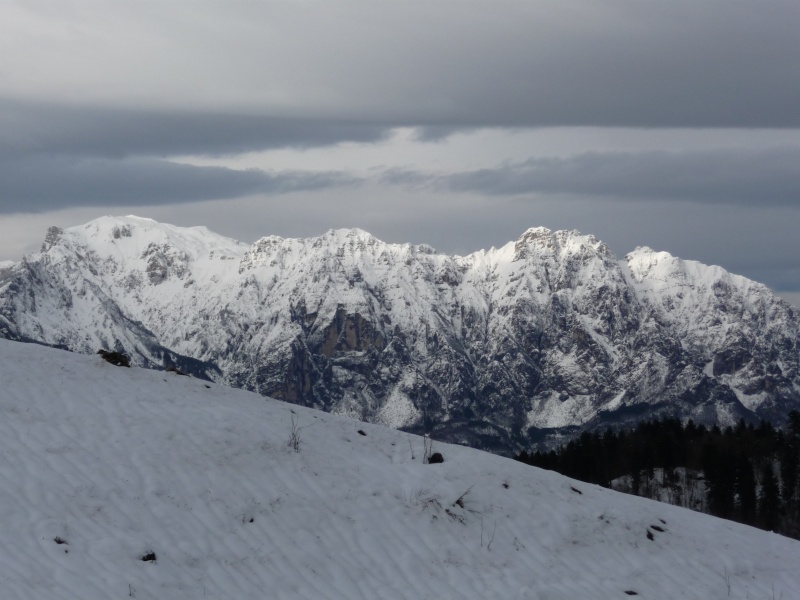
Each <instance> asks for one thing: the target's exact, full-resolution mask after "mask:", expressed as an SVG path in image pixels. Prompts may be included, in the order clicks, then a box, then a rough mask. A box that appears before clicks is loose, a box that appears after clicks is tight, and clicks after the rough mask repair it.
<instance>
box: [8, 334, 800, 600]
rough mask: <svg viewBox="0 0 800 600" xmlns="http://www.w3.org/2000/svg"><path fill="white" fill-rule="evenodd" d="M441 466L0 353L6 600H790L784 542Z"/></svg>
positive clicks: (101, 365) (91, 369)
mask: <svg viewBox="0 0 800 600" xmlns="http://www.w3.org/2000/svg"><path fill="white" fill-rule="evenodd" d="M293 419H294V422H295V424H296V426H297V427H298V428H299V436H300V445H299V452H294V451H293V449H292V448H290V447H289V446H288V444H287V442H288V439H289V436H290V433H291V431H292V420H293ZM359 430H361V431H363V432H364V433H365V434H366V435H361V434H360V433H359ZM434 451H439V452H442V453H443V454H444V457H445V462H444V463H443V464H438V465H425V464H423V460H422V459H423V452H424V449H423V441H422V439H421V438H419V437H416V436H411V435H408V434H405V433H402V432H398V431H394V430H390V429H385V428H382V427H379V426H375V425H368V424H365V423H360V422H358V421H354V420H351V419H346V418H342V417H337V416H335V415H329V414H325V413H320V412H316V411H313V410H309V409H304V408H301V407H296V406H292V405H289V404H284V403H280V402H277V401H272V400H268V399H264V398H262V397H260V396H257V395H255V394H251V393H247V392H243V391H239V390H233V389H228V388H224V387H220V386H217V385H213V384H209V383H206V382H204V381H200V380H196V379H191V378H188V377H180V376H177V375H175V374H172V373H165V372H156V371H146V370H141V369H135V368H134V369H125V368H119V367H114V366H112V365H110V364H108V363H105V362H104V361H103V360H101V359H100V357H97V356H82V355H77V354H71V353H67V352H62V351H58V350H52V349H48V348H44V347H40V346H35V345H28V344H21V343H16V342H8V341H6V340H0V452H2V460H1V461H0V514H1V515H2V523H3V529H2V531H3V534H2V535H3V544H2V546H1V547H0V589H2V597H3V598H8V599H16V598H19V599H26V600H30V599H39V598H41V599H50V598H54V599H61V598H63V599H73V598H81V599H83V600H94V599H108V598H130V597H133V598H137V599H139V600H142V599H151V598H152V599H159V600H165V599H167V600H168V599H184V598H185V599H189V598H191V599H196V598H216V599H219V598H222V599H249V598H254V599H255V598H278V599H284V598H285V599H306V598H307V599H328V598H329V599H345V598H347V599H353V598H356V599H357V598H364V599H374V598H387V599H393V598H414V599H424V598H431V599H433V598H476V599H479V598H511V599H514V598H516V599H534V598H536V599H562V598H563V599H566V598H598V599H600V598H603V599H606V598H627V597H631V596H629V595H628V594H626V592H636V593H637V596H636V597H640V598H678V597H680V598H698V599H700V598H702V599H713V598H720V599H722V598H750V599H759V598H764V599H768V598H781V597H782V598H784V599H787V600H788V599H789V598H800V573H799V572H798V571H800V569H798V566H800V544H798V543H797V542H796V541H793V540H789V539H786V538H783V537H780V536H777V535H774V534H770V533H766V532H762V531H759V530H756V529H752V528H749V527H745V526H741V525H737V524H734V523H729V522H726V521H722V520H719V519H715V518H713V517H709V516H706V515H702V514H697V513H692V512H690V511H687V510H684V509H680V508H676V507H672V506H668V505H664V504H659V503H655V502H651V501H647V500H643V499H640V498H635V497H630V496H625V495H622V494H618V493H615V492H611V491H608V490H604V489H601V488H597V487H595V486H591V485H588V484H583V483H579V482H575V481H573V480H570V479H567V478H565V477H562V476H560V475H557V474H555V473H551V472H547V471H541V470H538V469H534V468H532V467H528V466H525V465H522V464H519V463H516V462H514V461H511V460H507V459H503V458H500V457H497V456H493V455H490V454H486V453H482V452H479V451H476V450H472V449H468V448H461V447H456V446H449V445H445V444H438V443H436V442H434ZM412 455H413V458H412ZM459 499H461V500H460V501H459ZM654 526H655V527H659V528H661V529H663V531H658V530H657V529H655V528H654ZM648 532H649V533H650V535H652V536H653V538H654V539H653V540H649V539H648V537H647V534H648ZM56 538H58V539H59V540H61V541H63V542H65V543H56V541H55V540H56ZM150 552H153V553H155V555H156V560H155V561H154V562H145V561H143V560H141V558H142V557H143V556H145V555H146V554H148V553H150Z"/></svg>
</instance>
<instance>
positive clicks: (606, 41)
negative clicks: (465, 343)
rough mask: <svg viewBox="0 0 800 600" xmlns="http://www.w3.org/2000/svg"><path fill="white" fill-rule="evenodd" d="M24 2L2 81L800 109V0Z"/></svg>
mask: <svg viewBox="0 0 800 600" xmlns="http://www.w3.org/2000/svg"><path fill="white" fill-rule="evenodd" d="M10 6H13V8H10ZM10 6H9V5H6V4H4V5H3V7H0V55H2V56H3V57H4V60H3V61H2V63H0V96H4V97H18V98H39V99H43V98H44V99H50V98H58V97H62V98H70V101H71V102H74V103H77V104H84V105H90V104H92V103H94V104H95V105H96V104H101V105H102V104H105V105H109V106H114V105H120V104H126V103H129V102H136V103H137V104H139V105H146V106H150V107H159V106H160V107H173V108H174V107H179V108H181V109H183V108H186V107H187V106H193V107H197V108H198V109H199V110H201V112H202V109H203V107H205V109H208V108H209V107H214V108H223V110H229V111H230V112H233V113H244V112H247V113H248V114H267V115H294V116H298V115H303V116H305V117H312V118H319V119H342V120H344V121H358V122H364V121H367V122H380V123H404V124H409V125H430V126H432V128H433V129H432V130H431V131H434V132H435V131H437V129H436V128H437V127H445V128H447V127H462V126H463V127H469V126H508V127H518V126H520V127H521V126H525V127H528V126H562V125H567V126H569V125H593V126H636V127H721V126H728V127H800V77H798V76H797V65H798V64H800V36H798V35H797V23H799V22H800V3H798V2H797V0H769V1H767V2H756V1H752V0H703V1H702V2H697V1H696V0H671V1H669V2H641V1H639V0H604V1H603V2H597V0H558V1H557V2H556V1H547V0H543V1H536V2H522V1H505V0H498V1H497V2H482V1H464V2H458V3H452V2H391V3H389V2H381V3H376V2H373V1H366V0H363V1H358V0H351V1H350V2H345V3H331V2H327V1H313V0H312V1H310V2H302V3H290V2H272V1H264V2H247V3H230V2H220V1H208V0H205V1H203V0H198V1H197V2H193V3H192V5H191V7H189V6H188V4H187V3H183V2H173V3H169V2H168V3H144V4H143V3H135V2H114V3H97V4H96V5H93V6H92V10H86V5H85V3H82V2H79V1H77V0H61V2H58V3H47V2H44V3H19V4H16V5H10ZM53 31H58V32H59V35H58V36H54V35H52V32H53ZM32 74H35V75H32ZM439 131H441V130H439ZM245 137H246V136H245Z"/></svg>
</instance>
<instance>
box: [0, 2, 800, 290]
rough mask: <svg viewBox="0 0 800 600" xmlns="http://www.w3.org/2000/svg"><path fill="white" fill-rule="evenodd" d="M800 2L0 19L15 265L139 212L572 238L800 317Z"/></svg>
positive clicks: (252, 10) (412, 232)
mask: <svg viewBox="0 0 800 600" xmlns="http://www.w3.org/2000/svg"><path fill="white" fill-rule="evenodd" d="M798 23H800V2H797V0H769V1H763V0H761V1H756V0H752V1H746V2H744V1H738V0H670V1H669V2H642V1H641V0H552V1H541V0H521V1H518V2H508V1H503V0H494V1H492V2H487V1H486V0H479V1H472V0H449V1H444V0H439V1H437V0H426V1H419V2H417V1H414V0H403V1H388V0H386V1H380V0H354V1H349V2H348V1H339V2H330V1H321V0H320V1H317V0H292V1H290V0H282V1H275V2H273V1H269V0H258V1H256V0H249V1H237V0H225V1H222V0H215V1H211V0H192V1H191V2H190V1H188V0H159V1H150V0H137V1H134V0H97V1H93V0H19V1H17V0H0V57H2V59H0V260H2V259H12V260H17V259H19V258H20V257H21V256H22V255H23V254H24V253H30V252H34V251H36V250H37V249H38V247H39V245H40V244H41V240H42V239H43V237H44V233H45V231H46V229H47V227H48V226H49V225H54V224H55V225H60V226H63V227H68V226H72V225H77V224H81V223H84V222H86V221H88V220H90V219H92V218H95V217H97V216H101V215H104V214H137V215H140V216H147V217H152V218H155V219H158V220H162V221H166V222H171V223H175V224H178V225H206V226H208V227H209V228H211V229H212V230H215V231H218V232H219V233H222V234H225V235H229V236H231V237H235V238H237V239H240V240H242V241H247V242H251V241H254V240H255V239H257V238H259V237H261V236H263V235H269V234H277V235H283V236H310V235H318V234H320V233H323V232H324V231H326V230H327V229H330V228H338V227H361V228H363V229H367V230H368V231H371V232H372V233H373V234H375V235H376V236H378V237H380V238H382V239H384V240H386V241H390V242H405V241H411V242H425V243H428V244H431V245H432V246H434V247H436V248H437V249H439V250H441V251H445V252H452V253H461V254H463V253H467V252H471V251H473V250H477V249H479V248H487V247H490V246H499V245H502V244H503V243H505V242H506V241H509V240H512V239H516V238H518V237H519V236H520V234H521V233H522V232H523V231H524V230H525V229H526V228H528V227H532V226H539V225H543V226H546V227H550V228H552V229H578V230H580V231H582V232H584V233H593V234H595V235H596V236H597V237H599V238H600V239H602V240H604V241H606V242H607V243H608V244H609V245H610V246H611V248H612V249H613V250H614V252H615V253H616V254H617V255H618V256H619V257H620V258H621V257H623V256H624V255H625V254H626V253H627V252H629V251H630V250H632V249H634V248H635V247H636V246H639V245H647V246H650V247H653V248H656V249H658V250H666V251H668V252H671V253H672V254H675V255H677V256H681V257H682V258H687V259H694V260H699V261H702V262H705V263H710V264H719V265H722V266H723V267H725V268H726V269H728V270H730V271H733V272H736V273H740V274H743V275H746V276H748V277H751V278H753V279H756V280H758V281H761V282H763V283H766V284H767V285H769V286H771V287H772V288H773V289H775V290H776V291H778V292H779V293H780V294H782V295H784V296H785V297H786V298H787V299H790V300H792V301H794V302H795V303H800V236H798V235H797V233H796V232H797V228H798V225H800V70H798V65H800V35H798V34H797V24H798Z"/></svg>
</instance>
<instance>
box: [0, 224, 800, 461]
mask: <svg viewBox="0 0 800 600" xmlns="http://www.w3.org/2000/svg"><path fill="white" fill-rule="evenodd" d="M45 246H46V248H45V249H44V251H43V252H42V253H41V254H38V255H34V256H33V257H31V258H30V259H29V260H27V261H24V262H22V263H18V264H15V265H13V266H10V267H5V268H4V269H0V336H3V337H7V338H11V339H25V340H36V341H39V342H42V343H46V344H51V345H55V346H60V347H64V348H69V349H72V350H76V351H79V352H85V353H94V352H96V351H97V349H98V348H106V349H110V350H119V351H125V352H126V353H127V354H130V355H131V356H132V358H133V362H134V363H135V364H139V365H144V366H153V367H160V366H163V365H164V364H165V363H166V362H167V361H169V362H171V363H172V364H175V362H176V361H183V364H185V365H186V367H187V368H190V369H194V372H198V373H202V374H203V375H204V376H207V377H211V378H213V379H216V380H218V381H221V382H225V383H227V384H229V385H233V386H238V387H243V388H246V389H250V390H255V391H258V392H260V393H262V394H266V395H270V396H274V397H277V398H281V399H284V400H288V401H291V402H295V403H300V404H306V405H309V406H314V407H318V408H324V409H326V410H329V411H333V412H338V413H342V414H347V415H351V416H356V417H358V418H361V419H365V420H370V421H373V422H379V423H383V424H386V425H390V426H392V427H405V428H410V429H415V430H426V431H433V432H434V433H435V434H437V435H439V436H440V437H444V438H447V439H450V440H452V441H457V442H462V443H470V444H474V445H483V446H486V447H496V448H501V449H504V450H506V451H508V450H511V449H515V448H521V447H526V446H527V445H529V444H530V443H531V442H532V441H534V440H536V439H539V437H540V436H541V431H542V430H548V429H562V430H563V429H564V428H570V427H581V428H587V427H588V428H591V427H603V426H604V425H605V424H606V423H619V422H625V421H627V420H629V419H636V418H640V417H641V416H656V415H672V416H683V417H692V418H694V419H695V420H696V421H698V422H706V423H712V422H722V423H730V422H733V421H735V420H737V419H739V418H742V417H743V418H746V419H751V420H757V419H758V418H762V417H763V418H769V419H777V420H779V421H780V420H781V419H782V418H784V417H785V415H786V413H787V411H788V410H789V409H791V408H796V407H798V404H800V374H799V373H800V368H798V361H800V357H799V355H798V347H799V346H800V344H798V338H799V337H800V333H799V332H800V326H799V325H798V316H797V314H796V311H795V310H794V309H793V308H792V307H791V306H789V305H788V304H787V303H785V302H784V301H782V300H780V299H778V298H776V297H775V296H774V295H773V294H772V293H771V292H770V291H769V290H768V289H767V288H766V287H765V286H763V285H761V284H758V283H756V282H753V281H750V280H748V279H746V278H744V277H740V276H738V275H733V274H730V273H728V272H727V271H725V270H724V269H722V268H720V267H714V266H706V265H702V264H700V263H697V262H694V261H688V260H682V259H680V258H676V257H673V256H671V255H669V254H668V253H665V252H656V251H653V250H651V249H649V248H637V249H636V250H634V251H633V252H631V253H629V254H627V255H626V256H625V257H624V258H623V259H622V260H618V259H617V258H616V257H615V256H614V254H613V253H612V252H611V250H610V249H609V248H608V247H607V246H606V245H605V244H604V243H603V242H602V241H600V240H598V239H597V238H595V237H594V236H592V235H584V234H581V233H579V232H577V231H551V230H549V229H546V228H543V227H536V228H531V229H528V230H527V231H526V232H525V233H524V234H523V235H522V236H521V237H520V238H519V239H518V240H517V241H516V242H513V241H512V242H509V243H508V244H506V245H504V246H502V247H500V248H492V249H489V250H480V251H477V252H474V253H473V254H470V255H468V256H449V255H446V254H442V253H437V252H435V251H434V250H433V249H432V248H430V247H429V246H425V245H412V244H388V243H385V242H382V241H380V240H378V239H377V238H375V237H374V236H372V235H370V234H369V233H367V232H365V231H362V230H360V229H338V230H330V231H328V232H326V233H324V234H322V235H320V236H317V237H312V238H305V239H302V238H282V237H278V236H269V237H264V238H261V239H260V240H258V241H256V242H255V243H253V244H252V245H247V244H243V243H240V242H237V241H235V240H231V239H228V238H225V237H223V236H219V235H217V234H214V233H212V232H210V231H208V230H206V229H204V228H201V227H191V228H182V227H176V226H173V225H165V224H161V223H157V222H155V221H152V220H150V219H142V218H139V217H102V218H100V219H96V220H94V221H92V222H90V223H87V224H86V225H83V226H79V227H73V228H69V229H64V230H60V229H57V228H56V229H51V230H50V231H49V232H48V234H47V237H46V243H45ZM191 361H194V362H191ZM187 368H184V367H182V369H183V370H187Z"/></svg>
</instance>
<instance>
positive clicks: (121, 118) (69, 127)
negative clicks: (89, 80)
mask: <svg viewBox="0 0 800 600" xmlns="http://www.w3.org/2000/svg"><path fill="white" fill-rule="evenodd" d="M0 131H2V136H0V157H19V156H21V155H26V154H37V153H46V154H63V155H76V156H105V157H117V158H121V157H126V156H137V155H138V156H144V155H154V156H168V155H176V154H230V153H240V152H247V151H252V150H265V149H273V148H284V147H300V148H303V147H311V146H328V145H332V144H337V143H340V142H345V141H355V142H374V141H378V140H380V139H383V138H384V137H385V136H386V135H387V134H388V132H389V128H388V127H387V126H386V125H380V124H375V123H371V122H357V121H345V120H337V119H316V118H302V119H301V118H289V117H265V116H254V115H237V114H231V113H224V112H213V111H209V112H193V111H186V112H178V111H167V110H132V109H121V108H98V107H75V106H66V105H57V104H45V103H22V102H19V101H11V100H0Z"/></svg>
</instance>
